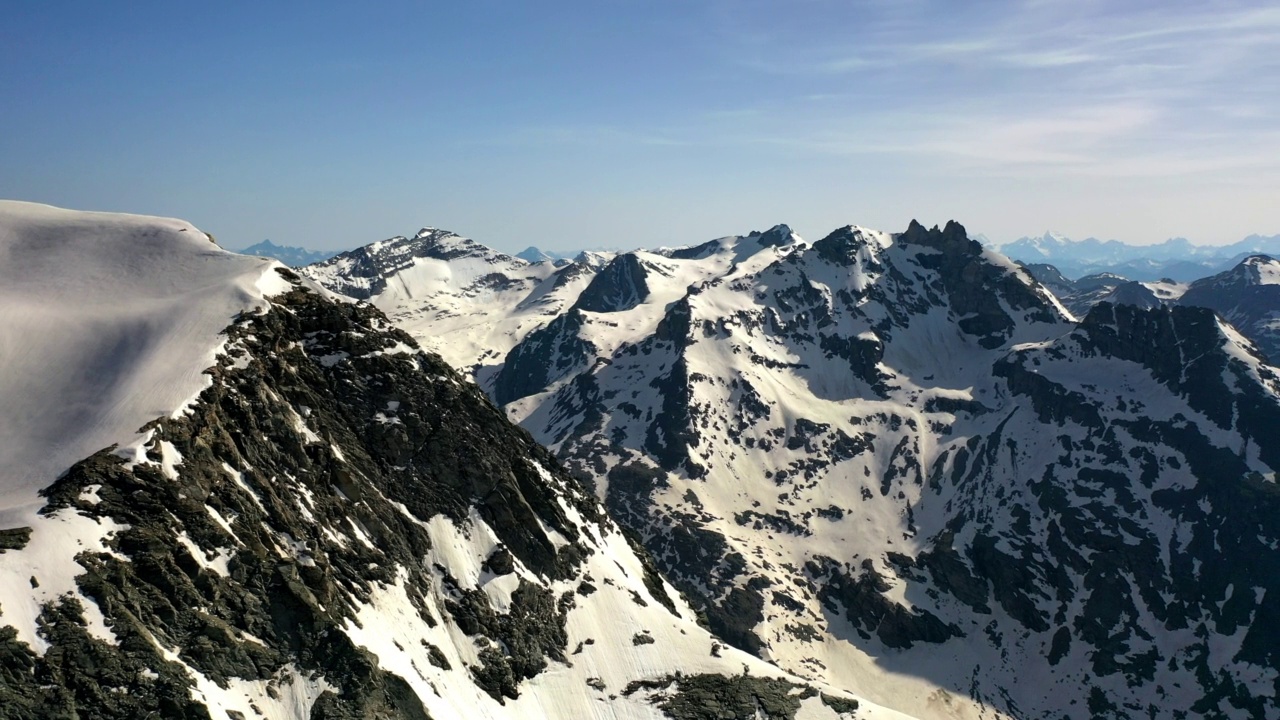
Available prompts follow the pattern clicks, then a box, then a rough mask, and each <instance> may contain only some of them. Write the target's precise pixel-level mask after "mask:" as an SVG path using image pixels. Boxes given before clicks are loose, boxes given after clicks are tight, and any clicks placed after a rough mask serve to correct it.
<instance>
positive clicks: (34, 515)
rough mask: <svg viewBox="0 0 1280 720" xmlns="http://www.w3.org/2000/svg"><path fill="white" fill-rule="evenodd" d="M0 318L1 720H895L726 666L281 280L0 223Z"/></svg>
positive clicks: (229, 258) (375, 323)
mask: <svg viewBox="0 0 1280 720" xmlns="http://www.w3.org/2000/svg"><path fill="white" fill-rule="evenodd" d="M378 287H381V286H378ZM0 306H2V307H3V308H4V309H5V312H4V313H3V314H0V367H3V368H4V372H3V373H0V438H3V442H0V716H3V717H5V718H75V717H80V718H128V719H130V720H140V719H141V718H150V717H155V718H160V717H163V718H191V719H195V718H216V719H218V720H226V719H230V720H248V719H251V718H299V719H301V718H310V719H312V720H320V719H322V718H323V719H338V718H342V719H348V718H413V719H418V720H421V719H422V718H532V717H550V718H593V717H598V718H606V717H607V718H664V717H666V718H730V717H732V718H757V717H767V718H774V719H780V718H828V719H831V718H837V717H844V718H849V717H859V718H898V717H904V716H902V715H900V714H898V713H896V712H894V711H891V710H885V709H882V708H879V707H877V706H876V705H874V704H873V703H871V702H867V701H866V700H861V699H858V698H856V697H854V696H851V695H850V694H849V693H847V692H845V691H843V690H841V689H837V688H834V687H831V686H828V685H825V684H823V683H822V682H821V681H817V680H812V679H805V678H802V677H800V676H798V675H795V674H789V673H787V672H785V671H782V670H780V669H778V668H776V667H774V666H773V665H770V664H768V663H766V662H764V661H763V660H761V659H759V658H758V657H755V656H752V655H750V654H748V653H746V652H743V651H740V650H738V649H735V648H733V647H729V646H728V645H726V644H725V643H724V642H723V641H722V640H720V639H718V638H717V637H716V636H714V635H713V634H711V633H710V632H709V631H708V630H707V629H706V628H704V627H703V625H702V624H701V621H700V618H699V616H698V615H697V613H696V612H695V610H694V609H692V608H691V607H690V606H689V605H688V604H687V601H686V600H685V599H684V598H683V597H682V596H681V593H680V591H679V589H678V588H676V587H673V586H672V585H671V584H670V583H668V582H667V581H665V580H663V579H662V577H661V576H660V575H659V573H658V572H657V571H656V568H655V567H654V565H653V562H652V560H651V559H650V556H649V555H648V554H646V553H645V552H644V551H643V550H641V549H638V547H637V546H635V545H633V544H632V543H631V542H630V541H629V540H628V539H627V535H626V534H625V533H624V531H623V530H622V529H621V528H620V527H619V526H618V525H617V524H616V523H615V522H614V521H613V520H611V519H610V518H609V517H608V515H607V514H606V513H605V512H604V510H603V508H602V506H601V504H600V503H599V502H598V501H597V499H596V498H595V496H593V495H592V494H590V493H589V492H586V491H584V490H583V489H582V487H581V486H580V484H579V483H578V482H577V481H576V480H574V479H573V478H571V477H570V476H569V475H568V474H567V473H566V471H565V470H564V467H563V466H562V464H561V461H559V460H557V459H556V458H555V457H553V456H552V455H551V454H550V453H549V452H547V451H546V450H544V449H543V448H542V447H541V446H539V445H538V444H537V443H536V442H535V441H534V440H533V439H532V438H531V437H530V435H529V434H528V433H527V432H525V431H523V430H520V429H519V428H516V427H515V426H513V425H512V424H511V423H510V422H508V421H507V419H506V418H505V417H504V416H503V414H502V412H501V411H500V410H499V409H497V408H496V407H495V406H494V405H493V404H492V403H490V402H489V400H488V399H487V398H486V397H485V396H484V395H483V394H482V393H481V391H480V390H479V389H478V388H477V386H476V385H474V384H473V383H471V382H468V381H466V380H465V379H463V377H461V376H460V375H458V374H457V373H455V372H454V371H453V370H452V369H451V368H450V367H448V366H447V365H446V364H445V363H444V362H442V361H441V360H440V359H439V358H438V357H437V356H435V355H432V354H428V353H424V352H423V351H421V350H419V349H418V346H417V345H416V343H415V341H414V339H413V338H412V337H411V336H409V335H408V334H406V333H405V332H404V331H402V330H399V329H397V328H395V327H394V326H393V325H391V324H390V323H389V322H388V321H387V319H386V317H385V316H384V315H383V314H382V313H381V312H380V311H379V310H377V309H376V308H373V307H371V306H369V305H367V304H357V303H353V302H350V301H348V300H340V299H337V298H336V297H335V296H333V295H332V294H330V293H329V292H327V291H324V290H322V289H320V288H318V287H317V286H315V285H314V284H312V283H310V282H309V281H305V280H303V279H302V278H301V277H299V276H298V275H296V274H294V273H293V272H292V271H290V270H288V269H286V268H284V267H283V266H282V265H280V264H279V263H277V262H274V261H269V260H264V259H260V258H253V257H248V256H244V255H237V254H233V253H229V252H226V251H224V250H222V249H221V248H219V247H217V246H216V245H215V244H214V243H212V242H211V239H210V238H209V237H208V236H206V235H205V234H204V233H202V232H200V231H199V230H197V229H195V228H194V227H192V226H190V225H189V224H187V223H185V222H181V221H177V220H166V219H159V218H149V217H137V216H123V215H107V214H99V213H77V212H71V211H66V210H59V209H56V208H51V207H47V206H42V205H32V204H27V203H17V202H3V203H0ZM1241 592H1244V591H1241ZM1246 594H1247V593H1246ZM1232 607H1234V606H1232ZM810 675H812V674H810Z"/></svg>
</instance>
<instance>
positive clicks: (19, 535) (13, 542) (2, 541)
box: [0, 527, 31, 553]
mask: <svg viewBox="0 0 1280 720" xmlns="http://www.w3.org/2000/svg"><path fill="white" fill-rule="evenodd" d="M30 540H31V528H29V527H19V528H9V529H7V530H0V553H2V552H4V551H5V550H21V549H22V548H24V547H26V546H27V543H28V542H30Z"/></svg>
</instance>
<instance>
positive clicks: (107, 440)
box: [0, 201, 288, 652]
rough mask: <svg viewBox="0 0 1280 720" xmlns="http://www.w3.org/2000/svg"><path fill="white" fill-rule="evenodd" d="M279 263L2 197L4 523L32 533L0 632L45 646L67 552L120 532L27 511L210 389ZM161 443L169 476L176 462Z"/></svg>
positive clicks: (93, 621)
mask: <svg viewBox="0 0 1280 720" xmlns="http://www.w3.org/2000/svg"><path fill="white" fill-rule="evenodd" d="M276 267H281V265H280V264H279V263H277V262H275V261H273V260H267V259H264V258H254V257H248V256H243V255H237V254H234V253H231V252H227V251H226V250H223V249H222V248H220V247H218V246H217V245H216V244H214V243H213V242H212V241H211V240H210V238H209V236H208V235H206V234H205V233H203V232H201V231H200V230H197V229H196V228H195V227H193V226H191V225H190V224H189V223H186V222H183V221H181V220H170V219H165V218H156V217H144V216H138V215H120V214H111V213H93V212H78V211H71V210H63V209H59V208H55V207H50V206H47V205H37V204H33V203H25V202H16V201H0V368H2V369H3V371H2V372H0V528H11V527H24V526H25V527H30V528H32V536H31V540H30V543H29V544H28V546H27V547H26V548H25V549H23V550H22V551H18V552H12V551H11V552H6V553H0V624H4V625H13V626H14V627H15V628H16V629H17V631H18V639H19V640H22V641H24V642H27V643H29V644H30V645H31V646H32V647H33V649H35V650H37V651H39V652H43V650H44V649H45V648H46V647H47V644H46V643H45V642H44V640H43V639H41V638H40V637H38V635H37V634H36V631H35V619H36V616H37V615H38V614H39V611H40V605H41V604H42V603H44V602H46V601H49V600H53V599H55V598H57V597H58V596H60V595H62V594H64V593H76V592H77V588H76V584H75V577H76V575H79V574H80V573H81V572H82V568H81V567H80V566H79V564H77V563H76V561H75V559H74V557H75V555H76V554H77V553H79V552H83V551H90V552H107V551H108V550H107V549H106V545H105V541H106V539H107V537H108V535H109V534H110V533H111V532H113V531H118V530H120V529H122V528H120V527H118V526H115V525H112V524H111V523H99V522H97V521H95V520H93V519H90V518H86V517H82V516H80V515H78V514H75V513H73V512H67V511H64V512H60V513H56V514H54V515H50V516H41V515H38V514H37V511H38V510H39V509H40V507H41V506H42V505H43V504H44V502H43V500H42V499H41V498H39V497H38V495H37V492H38V491H39V490H40V489H41V488H44V487H47V486H48V485H50V484H51V483H53V482H54V480H56V479H57V478H58V476H59V475H61V474H62V473H63V472H65V471H66V470H67V469H68V468H69V467H70V466H71V465H72V464H74V463H75V462H77V461H79V460H82V459H84V458H86V457H88V456H89V455H92V454H93V453H95V452H97V451H99V450H102V449H104V448H106V447H108V446H110V445H112V444H119V445H120V446H121V454H122V455H124V456H126V457H130V458H132V460H133V462H134V463H136V462H145V461H146V459H145V458H146V456H145V451H144V449H143V447H142V446H143V444H144V443H145V442H146V440H147V439H148V437H149V435H150V433H146V434H140V433H139V429H140V428H141V427H142V426H143V425H144V424H146V423H148V422H150V421H152V420H154V419H156V418H158V417H163V416H168V415H174V414H176V413H180V412H182V410H183V408H184V407H185V406H186V404H187V403H189V402H190V401H191V400H193V399H194V398H195V397H196V396H197V395H198V394H199V393H200V391H201V390H203V389H204V388H205V387H207V385H208V384H209V378H208V377H207V376H205V375H204V374H203V373H204V370H205V369H206V368H208V367H210V366H212V365H213V364H214V357H215V355H216V353H217V352H218V350H219V349H220V348H221V347H222V344H223V339H222V337H221V336H220V332H221V331H222V330H223V329H224V328H225V327H227V326H228V325H230V324H231V323H232V321H233V318H234V317H235V315H236V314H238V313H241V312H244V311H251V310H254V309H257V308H261V307H264V305H265V303H266V300H265V298H266V297H267V296H268V295H271V294H275V293H278V292H282V291H284V290H285V289H286V288H287V287H288V285H287V283H286V282H285V281H284V280H283V279H282V278H280V277H279V276H278V275H277V274H276V273H275V272H274V271H273V268H276ZM165 445H167V443H162V444H161V448H160V449H162V450H163V460H162V462H161V466H162V469H163V471H164V473H165V474H166V475H167V476H168V477H170V478H175V477H177V473H178V471H179V469H180V466H181V460H182V459H181V457H180V456H179V455H178V453H177V451H176V450H175V449H174V448H173V447H172V446H168V447H163V446H165ZM198 557H199V556H198ZM209 562H210V566H211V567H223V566H224V565H225V560H224V559H221V558H214V559H210V560H209ZM33 578H34V579H35V580H36V581H37V582H38V584H39V588H32V586H31V585H32V584H31V579H33ZM83 605H84V607H85V616H86V618H87V620H88V623H89V628H90V631H91V632H92V633H93V634H94V635H95V636H97V637H99V638H102V639H104V640H108V641H114V636H113V635H112V634H111V632H110V631H109V630H108V629H107V628H106V626H105V624H104V623H103V620H102V615H101V613H100V612H99V610H98V608H97V606H96V605H95V604H94V603H93V601H91V600H89V599H87V598H83Z"/></svg>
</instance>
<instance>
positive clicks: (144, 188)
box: [0, 0, 1280, 252]
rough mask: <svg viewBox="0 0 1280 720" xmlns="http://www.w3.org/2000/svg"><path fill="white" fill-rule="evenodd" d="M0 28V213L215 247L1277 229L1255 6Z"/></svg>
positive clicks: (1193, 233) (375, 15) (822, 10)
mask: <svg viewBox="0 0 1280 720" xmlns="http://www.w3.org/2000/svg"><path fill="white" fill-rule="evenodd" d="M0 38H3V40H4V42H3V43H0V87H3V88H4V90H5V91H6V95H7V97H9V98H10V99H11V102H9V103H6V105H5V107H4V108H3V109H2V110H0V156H3V157H4V158H5V172H3V173H0V197H8V198H13V199H19V200H30V201H35V202H44V203H50V204H54V205H60V206H64V207H72V208H78V209H89V210H112V211H119V212H133V213H142V214H152V215H169V216H176V217H181V218H184V219H187V220H190V221H191V222H193V223H195V224H196V225H198V226H200V227H202V228H204V229H206V230H208V231H209V232H212V233H214V234H215V235H216V236H217V237H218V238H219V240H220V241H221V242H223V243H224V244H225V245H226V246H228V247H237V248H242V247H246V246H249V245H252V244H255V243H257V242H259V241H261V240H263V239H266V238H270V239H271V240H272V241H273V242H275V243H277V244H280V245H293V246H302V247H308V248H313V249H335V248H340V247H342V248H345V247H354V246H358V245H361V244H365V243H368V242H373V241H375V240H378V239H382V238H386V237H391V236H394V235H400V234H405V233H410V232H413V231H414V230H416V229H417V228H419V227H422V226H424V225H431V226H436V227H442V228H446V229H450V230H453V231H455V232H458V233H459V234H462V235H465V236H467V237H472V238H475V239H476V240H478V241H480V242H484V243H485V244H488V245H491V246H493V247H496V248H499V249H502V250H504V251H513V252H514V251H519V250H521V249H523V248H524V247H526V246H529V245H536V246H537V247H540V248H543V249H548V250H562V249H571V248H579V247H623V248H628V247H651V246H655V245H688V244H693V243H696V242H700V241H703V240H706V239H711V238H715V237H722V236H725V235H729V234H739V233H745V232H747V231H749V230H752V229H757V230H763V229H766V228H768V227H770V226H772V225H774V224H777V223H779V222H785V223H788V224H790V225H791V226H792V227H793V228H795V229H796V231H797V232H798V233H799V234H801V235H802V236H803V237H806V238H809V239H816V238H818V237H821V236H823V235H825V234H826V233H827V232H830V231H831V230H832V229H834V228H836V227H840V226H843V225H847V224H851V223H852V224H858V225H863V226H867V227H874V228H877V229H881V230H886V231H891V232H899V231H901V230H903V229H905V228H906V226H907V223H908V222H909V221H910V220H911V219H912V218H915V219H918V220H919V221H920V222H921V223H923V224H925V225H930V226H931V225H934V224H943V223H945V222H946V221H947V220H950V219H955V220H958V221H960V222H961V223H962V224H964V225H965V227H966V228H968V229H969V230H970V231H971V232H974V233H979V232H980V233H983V234H985V235H986V236H987V237H989V238H991V239H992V240H993V241H996V242H1008V241H1010V240H1013V239H1016V238H1018V237H1021V236H1025V235H1038V234H1040V233H1042V232H1044V230H1045V229H1052V230H1053V231H1056V232H1061V233H1063V234H1065V235H1067V236H1068V237H1071V238H1077V239H1080V238H1085V237H1090V236H1093V237H1098V238H1103V239H1110V238H1114V239H1118V240H1121V241H1123V242H1126V243H1129V244H1133V245H1149V244H1155V243H1159V242H1162V241H1164V240H1166V239H1168V238H1171V237H1186V238H1188V239H1190V240H1191V241H1192V242H1194V243H1197V244H1202V245H1223V244H1228V243H1232V242H1236V241H1238V240H1240V239H1242V238H1244V237H1246V236H1248V235H1251V234H1258V235H1264V236H1266V235H1272V234H1276V233H1280V216H1278V213H1277V211H1276V208H1278V207H1280V122H1277V120H1278V119H1280V8H1276V7H1272V6H1270V5H1268V4H1266V3H1261V2H1255V3H1247V2H1233V3H1225V4H1216V5H1214V6H1213V7H1212V8H1206V7H1204V6H1203V5H1202V4H1198V3H1189V2H1183V3H1172V4H1171V3H1146V2H1143V3H1130V4H1127V6H1126V7H1125V8H1123V9H1117V8H1114V7H1110V6H1109V4H1108V3H1101V2H1084V3H1067V2H1059V1H1057V0H1030V1H1027V2H999V3H985V4H982V5H980V6H976V7H968V6H966V7H958V6H957V5H956V4H954V3H945V2H932V1H928V0H924V1H911V2H905V3H887V2H882V1H879V0H873V1H871V2H861V3H844V2H835V1H834V0H805V1H804V2H772V1H771V2H763V1H756V0H745V1H741V2H730V1H729V0H698V1H695V2H679V3H675V2H645V3H642V2H638V1H633V0H610V2H605V3H598V2H591V3H589V2H563V3H557V4H555V5H554V6H551V7H541V8H534V7H526V6H515V7H511V6H508V4H505V3H499V2H493V1H485V0H482V1H480V2H476V3H466V4H449V5H443V4H442V5H439V6H425V5H423V4H422V3H416V2H409V1H408V0H397V1H395V2H388V3H380V4H378V5H377V6H376V7H372V8H371V7H352V6H347V5H346V4H342V3H335V2H332V1H331V0H324V1H322V2H316V3H309V4H306V5H302V4H298V5H293V4H270V5H265V6H264V5H261V4H253V5H250V4H248V3H244V2H229V3H222V4H218V5H215V6H202V7H194V8H193V7H180V6H175V5H172V4H168V3H158V2H153V1H150V0H148V1H143V2H137V3H129V4H127V5H123V6H116V5H110V6H108V5H101V4H97V3H87V2H65V3H57V4H24V5H20V6H18V7H15V8H11V9H10V10H9V11H8V12H7V14H6V23H5V27H4V28H3V29H0Z"/></svg>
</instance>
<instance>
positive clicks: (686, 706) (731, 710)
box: [622, 675, 858, 720]
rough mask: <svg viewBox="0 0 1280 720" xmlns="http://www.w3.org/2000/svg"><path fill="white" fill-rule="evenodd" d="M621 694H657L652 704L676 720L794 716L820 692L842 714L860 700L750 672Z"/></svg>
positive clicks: (640, 685) (633, 687)
mask: <svg viewBox="0 0 1280 720" xmlns="http://www.w3.org/2000/svg"><path fill="white" fill-rule="evenodd" d="M655 691H656V692H655ZM622 692H623V694H624V695H628V696H629V695H634V694H635V693H637V692H649V693H652V694H651V695H650V696H649V702H651V703H653V704H654V705H657V706H658V708H659V709H661V710H662V713H663V714H664V715H666V716H667V717H669V718H673V720H760V719H762V718H763V719H765V720H795V717H796V713H798V712H799V711H800V703H801V701H803V700H807V699H809V698H812V697H819V696H820V697H821V699H822V702H823V704H825V705H827V706H828V707H830V708H831V709H833V710H835V712H836V713H838V714H841V715H843V714H852V713H853V712H854V711H856V710H857V709H858V702H857V701H856V700H847V699H844V698H838V697H833V696H831V695H826V694H822V693H819V692H818V691H817V690H814V689H813V688H807V687H804V686H801V685H796V684H794V683H790V682H787V681H786V680H780V679H777V678H761V677H752V676H749V675H741V676H737V677H726V676H724V675H689V676H684V677H670V678H665V679H662V680H651V681H644V682H634V683H631V684H630V685H628V686H627V688H626V689H625V690H623V691H622Z"/></svg>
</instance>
